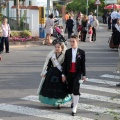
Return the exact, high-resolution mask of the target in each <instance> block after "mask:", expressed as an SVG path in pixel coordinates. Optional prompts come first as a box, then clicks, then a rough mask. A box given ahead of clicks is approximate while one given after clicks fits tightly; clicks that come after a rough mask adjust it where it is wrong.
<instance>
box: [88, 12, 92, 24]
mask: <svg viewBox="0 0 120 120" xmlns="http://www.w3.org/2000/svg"><path fill="white" fill-rule="evenodd" d="M88 18H89V23H90V25H91V23H92V22H93V13H92V12H90V15H89V16H88Z"/></svg>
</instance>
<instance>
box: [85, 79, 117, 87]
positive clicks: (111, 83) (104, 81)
mask: <svg viewBox="0 0 120 120" xmlns="http://www.w3.org/2000/svg"><path fill="white" fill-rule="evenodd" d="M87 81H88V82H93V83H101V84H107V85H112V86H115V85H116V84H118V83H119V82H113V81H108V80H102V79H94V78H90V79H87Z"/></svg>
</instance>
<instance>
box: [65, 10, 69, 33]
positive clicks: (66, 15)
mask: <svg viewBox="0 0 120 120" xmlns="http://www.w3.org/2000/svg"><path fill="white" fill-rule="evenodd" d="M69 16H70V15H69V13H68V12H66V14H65V24H66V22H67V20H68V19H69ZM67 32H68V30H67V27H65V33H67Z"/></svg>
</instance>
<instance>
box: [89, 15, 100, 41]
mask: <svg viewBox="0 0 120 120" xmlns="http://www.w3.org/2000/svg"><path fill="white" fill-rule="evenodd" d="M91 25H92V27H93V28H92V30H93V34H92V41H96V29H97V28H98V27H99V21H98V20H97V19H96V16H93V22H92V23H91Z"/></svg>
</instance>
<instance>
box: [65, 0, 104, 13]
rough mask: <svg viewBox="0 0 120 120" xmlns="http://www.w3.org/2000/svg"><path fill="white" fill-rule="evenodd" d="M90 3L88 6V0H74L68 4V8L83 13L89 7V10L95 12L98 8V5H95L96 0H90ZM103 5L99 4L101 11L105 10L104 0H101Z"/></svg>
mask: <svg viewBox="0 0 120 120" xmlns="http://www.w3.org/2000/svg"><path fill="white" fill-rule="evenodd" d="M88 1H89V5H88V6H87V3H86V0H73V2H71V3H69V4H67V6H66V8H67V11H70V10H72V11H74V12H79V11H81V12H82V13H84V14H85V13H86V9H87V8H88V10H89V12H91V11H92V12H94V11H95V10H96V9H97V6H96V5H95V0H88ZM100 1H101V5H100V6H99V11H100V13H103V11H105V10H104V6H105V3H104V0H100Z"/></svg>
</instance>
